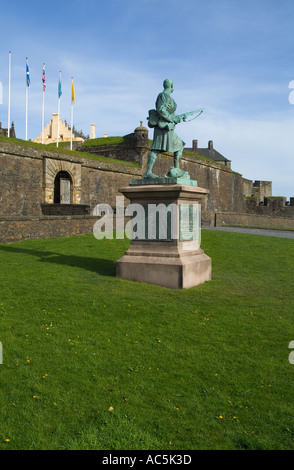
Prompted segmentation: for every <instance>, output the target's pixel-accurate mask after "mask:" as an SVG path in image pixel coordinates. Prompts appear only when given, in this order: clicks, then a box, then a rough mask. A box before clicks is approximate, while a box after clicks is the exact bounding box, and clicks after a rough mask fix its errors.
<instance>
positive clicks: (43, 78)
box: [42, 64, 45, 144]
mask: <svg viewBox="0 0 294 470" xmlns="http://www.w3.org/2000/svg"><path fill="white" fill-rule="evenodd" d="M44 73H45V64H43V75H42V80H43V99H42V144H43V143H44V107H45V106H44V104H45V82H44V80H45V77H44Z"/></svg>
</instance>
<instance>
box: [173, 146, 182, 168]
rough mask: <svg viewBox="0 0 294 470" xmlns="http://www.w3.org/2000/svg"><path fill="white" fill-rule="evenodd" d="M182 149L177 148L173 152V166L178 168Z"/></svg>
mask: <svg viewBox="0 0 294 470" xmlns="http://www.w3.org/2000/svg"><path fill="white" fill-rule="evenodd" d="M182 153H183V150H178V151H177V152H175V154H174V167H175V168H179V162H180V158H181V157H182Z"/></svg>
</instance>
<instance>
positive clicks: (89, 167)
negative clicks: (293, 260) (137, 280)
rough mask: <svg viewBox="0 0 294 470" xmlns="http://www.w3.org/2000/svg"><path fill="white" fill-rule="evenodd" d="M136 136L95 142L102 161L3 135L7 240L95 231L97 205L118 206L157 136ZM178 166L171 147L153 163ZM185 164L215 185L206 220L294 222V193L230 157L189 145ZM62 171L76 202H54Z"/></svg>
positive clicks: (1, 234)
mask: <svg viewBox="0 0 294 470" xmlns="http://www.w3.org/2000/svg"><path fill="white" fill-rule="evenodd" d="M131 142H132V143H128V144H126V145H120V146H112V148H109V147H107V148H105V149H104V148H103V147H98V148H97V149H96V150H95V149H94V150H95V151H96V152H97V153H100V154H102V153H104V155H105V157H106V158H105V159H104V161H103V160H100V159H97V158H91V157H89V156H86V155H85V156H82V154H81V153H77V154H74V153H68V154H67V153H66V152H65V151H61V150H60V151H50V150H46V148H44V149H40V148H37V147H30V146H26V145H15V144H12V143H10V142H4V141H0V179H1V185H0V241H1V242H11V241H14V240H23V239H29V238H42V237H51V236H65V235H68V236H70V235H72V234H78V233H90V232H91V231H92V227H93V225H94V223H95V220H96V219H97V218H96V219H95V217H93V210H94V208H95V206H96V205H97V204H99V203H106V204H109V205H110V206H113V207H115V205H116V196H118V195H120V196H121V194H120V193H119V188H121V187H123V186H127V185H128V184H130V182H131V180H132V179H133V178H140V177H141V176H142V175H143V174H144V172H145V168H146V164H147V158H148V154H149V151H150V143H149V141H148V139H147V142H146V138H144V139H143V140H142V139H140V138H138V136H137V138H135V139H134V140H133V141H132V139H131ZM87 150H88V149H87ZM92 150H93V149H92ZM93 157H95V155H93ZM107 157H111V158H114V157H115V158H116V159H117V160H116V162H114V161H112V160H110V159H109V160H108V159H107ZM119 160H121V162H120V161H119ZM123 160H124V161H123ZM126 160H127V161H129V162H135V163H137V166H133V165H129V164H127V163H126ZM171 166H173V157H172V155H170V154H162V155H159V156H158V159H157V161H156V163H155V165H154V168H153V170H154V172H155V173H156V174H158V175H159V176H164V175H165V174H166V173H167V172H168V171H169V170H170V167H171ZM181 168H182V169H183V170H185V171H188V172H189V174H190V176H191V178H192V179H194V180H197V182H198V186H199V187H203V188H206V189H208V190H209V195H208V196H207V197H206V198H205V200H204V202H203V206H202V223H203V225H204V226H205V225H211V226H213V225H222V224H227V225H229V224H231V225H250V224H251V225H258V226H270V225H269V224H271V223H272V226H276V227H284V228H294V198H291V200H290V204H289V205H287V204H286V200H285V198H273V197H270V195H271V183H270V182H252V181H250V180H247V179H245V178H243V177H242V175H240V174H239V173H236V172H234V171H232V170H231V169H230V168H229V167H227V166H225V165H221V164H218V163H216V162H213V161H210V160H208V159H205V158H201V157H200V156H197V155H195V154H192V153H189V152H185V153H184V154H183V158H182V160H181ZM59 171H66V172H67V173H69V175H70V177H71V181H72V187H71V204H65V205H63V204H54V200H53V193H54V179H55V176H56V174H57V173H58V172H59ZM244 196H245V197H244ZM254 217H255V218H254ZM257 221H258V222H257Z"/></svg>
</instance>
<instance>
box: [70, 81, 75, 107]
mask: <svg viewBox="0 0 294 470" xmlns="http://www.w3.org/2000/svg"><path fill="white" fill-rule="evenodd" d="M71 99H72V102H73V104H75V88H74V83H73V81H72V84H71Z"/></svg>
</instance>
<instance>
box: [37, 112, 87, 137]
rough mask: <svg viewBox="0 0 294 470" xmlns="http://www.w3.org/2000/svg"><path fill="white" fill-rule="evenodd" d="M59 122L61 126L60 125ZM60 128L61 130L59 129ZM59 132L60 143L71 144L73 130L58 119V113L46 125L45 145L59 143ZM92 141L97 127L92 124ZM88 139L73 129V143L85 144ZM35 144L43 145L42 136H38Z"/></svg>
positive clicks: (44, 132) (44, 131)
mask: <svg viewBox="0 0 294 470" xmlns="http://www.w3.org/2000/svg"><path fill="white" fill-rule="evenodd" d="M58 122H59V125H58ZM58 126H59V129H58ZM57 132H59V137H58V141H59V142H70V140H71V128H70V127H69V126H68V125H67V122H66V121H62V119H60V118H59V119H58V113H53V114H52V119H51V120H50V122H49V123H48V124H47V125H46V127H45V128H44V130H43V143H44V144H51V143H53V142H57ZM90 133H91V137H90V138H91V139H93V138H95V125H94V124H91V131H90ZM86 139H87V137H86V136H85V135H84V134H83V133H82V131H81V132H78V131H77V130H76V129H75V128H74V127H73V132H72V140H73V142H81V143H83V142H85V140H86ZM33 142H37V143H42V134H40V135H38V137H37V138H36V139H34V140H33Z"/></svg>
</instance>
